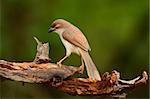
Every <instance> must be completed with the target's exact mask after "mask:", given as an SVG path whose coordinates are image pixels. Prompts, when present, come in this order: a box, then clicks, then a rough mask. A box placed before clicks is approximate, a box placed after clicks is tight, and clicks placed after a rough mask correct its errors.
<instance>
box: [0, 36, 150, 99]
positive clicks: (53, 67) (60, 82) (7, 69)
mask: <svg viewBox="0 0 150 99" xmlns="http://www.w3.org/2000/svg"><path fill="white" fill-rule="evenodd" d="M34 39H35V40H36V42H37V44H38V45H37V53H36V57H35V59H34V61H33V62H22V63H17V62H9V61H5V60H0V76H1V77H4V78H8V79H11V80H15V81H22V82H28V83H43V84H46V85H48V86H49V87H54V88H57V89H59V90H62V91H63V92H66V93H68V94H71V95H99V96H107V95H109V96H112V97H116V96H118V97H121V96H124V97H125V96H126V94H123V91H124V90H125V89H130V88H136V87H138V86H141V85H143V84H145V83H146V82H147V80H148V75H147V72H146V71H143V74H142V76H138V77H136V78H134V79H132V80H129V81H126V80H122V79H120V73H119V72H117V71H116V70H114V71H112V72H111V73H109V72H105V73H104V74H103V75H102V80H101V81H97V82H91V81H90V80H89V79H88V78H72V77H71V76H72V75H74V74H78V73H81V67H74V66H65V65H62V66H58V65H57V64H54V63H50V58H49V47H48V43H44V44H42V42H40V41H39V40H38V39H37V38H35V37H34Z"/></svg>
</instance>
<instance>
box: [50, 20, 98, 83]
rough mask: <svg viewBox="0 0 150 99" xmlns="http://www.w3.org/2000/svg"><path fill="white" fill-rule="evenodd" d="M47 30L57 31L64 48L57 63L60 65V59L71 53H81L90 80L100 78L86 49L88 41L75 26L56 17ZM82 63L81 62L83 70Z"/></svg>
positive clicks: (88, 49) (88, 47)
mask: <svg viewBox="0 0 150 99" xmlns="http://www.w3.org/2000/svg"><path fill="white" fill-rule="evenodd" d="M49 31H50V32H52V31H54V32H56V33H58V34H59V36H60V39H61V41H62V43H63V44H64V46H65V48H66V56H65V57H64V58H62V59H61V60H60V61H59V62H58V64H59V65H61V63H62V61H63V60H65V59H66V58H67V57H68V56H70V54H71V53H76V54H78V55H81V57H82V59H83V61H84V63H85V65H86V68H87V73H88V76H89V78H90V80H92V81H93V80H94V81H95V80H96V81H97V80H98V81H100V80H101V78H100V75H99V72H98V71H97V68H96V66H95V64H94V63H93V61H92V59H91V57H90V55H89V53H88V51H90V50H91V48H90V46H89V44H88V41H87V39H86V37H85V36H84V35H83V33H82V32H81V31H80V30H79V29H78V28H77V27H75V26H74V25H72V24H71V23H69V22H67V21H65V20H63V19H57V20H55V21H54V22H53V23H52V25H51V28H50V29H49ZM84 63H83V62H82V67H83V68H82V69H83V70H84Z"/></svg>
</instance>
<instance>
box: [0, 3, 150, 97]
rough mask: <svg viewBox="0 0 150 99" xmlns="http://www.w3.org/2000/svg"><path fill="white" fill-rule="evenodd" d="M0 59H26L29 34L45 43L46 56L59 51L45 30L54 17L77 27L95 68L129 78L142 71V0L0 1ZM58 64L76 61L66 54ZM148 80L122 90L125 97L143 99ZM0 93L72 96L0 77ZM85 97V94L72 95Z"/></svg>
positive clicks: (30, 51) (30, 54) (30, 52)
mask: <svg viewBox="0 0 150 99" xmlns="http://www.w3.org/2000/svg"><path fill="white" fill-rule="evenodd" d="M0 4H1V5H0V7H1V10H0V11H1V13H0V14H1V15H0V16H1V21H0V22H1V24H0V30H1V32H0V59H5V60H9V61H31V60H33V59H34V56H35V52H36V42H35V41H34V39H33V36H36V37H37V38H39V39H40V40H41V41H42V42H49V43H50V57H51V58H52V61H53V62H57V61H58V60H59V59H61V58H62V57H63V56H64V55H65V50H64V47H63V45H62V43H61V42H60V39H59V37H58V35H56V34H48V33H47V32H48V28H49V26H50V24H51V23H52V21H54V20H55V19H57V18H63V19H66V20H68V21H70V22H72V23H73V24H75V25H76V26H78V27H79V28H80V29H81V30H82V31H83V32H84V34H85V36H86V37H87V39H88V41H89V43H90V46H91V48H92V51H91V52H90V54H91V56H92V58H93V60H94V62H95V64H96V65H97V68H98V70H99V71H100V72H101V73H104V72H106V71H109V72H110V71H112V70H114V69H115V70H117V71H120V72H121V78H123V79H132V78H133V77H136V76H138V75H140V74H141V73H142V71H143V70H146V71H148V70H149V69H148V68H149V67H148V65H149V58H148V56H149V53H148V52H149V47H148V43H149V42H148V41H149V32H148V28H149V26H148V21H149V20H148V19H149V14H148V0H0ZM64 64H66V65H80V57H79V56H77V55H74V54H73V55H71V57H69V58H68V59H67V60H66V61H65V62H64ZM148 89H149V85H148V84H147V85H145V86H142V87H139V88H137V89H135V90H132V91H131V92H128V96H127V97H128V98H148ZM0 95H1V98H11V99H13V98H72V99H73V98H77V97H74V96H70V95H68V94H65V93H63V92H61V91H58V90H56V89H53V88H48V87H47V86H44V85H38V84H37V85H36V84H27V83H25V85H24V86H23V85H22V83H21V82H15V81H10V80H4V81H3V80H1V82H0ZM78 98H79V99H81V98H91V97H78Z"/></svg>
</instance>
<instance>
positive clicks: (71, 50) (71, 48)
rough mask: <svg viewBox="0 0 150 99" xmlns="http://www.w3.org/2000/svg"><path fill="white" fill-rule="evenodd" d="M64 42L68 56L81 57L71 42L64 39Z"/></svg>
mask: <svg viewBox="0 0 150 99" xmlns="http://www.w3.org/2000/svg"><path fill="white" fill-rule="evenodd" d="M62 42H63V44H64V46H65V48H66V54H71V53H76V54H78V55H80V53H79V48H78V47H76V46H74V45H73V44H71V43H70V42H68V41H66V40H64V39H62Z"/></svg>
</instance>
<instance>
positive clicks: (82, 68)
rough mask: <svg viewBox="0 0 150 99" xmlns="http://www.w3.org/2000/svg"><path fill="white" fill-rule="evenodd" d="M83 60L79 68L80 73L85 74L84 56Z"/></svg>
mask: <svg viewBox="0 0 150 99" xmlns="http://www.w3.org/2000/svg"><path fill="white" fill-rule="evenodd" d="M81 62H82V64H81V66H80V67H79V68H80V73H81V74H83V72H84V61H83V58H82V57H81Z"/></svg>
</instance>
